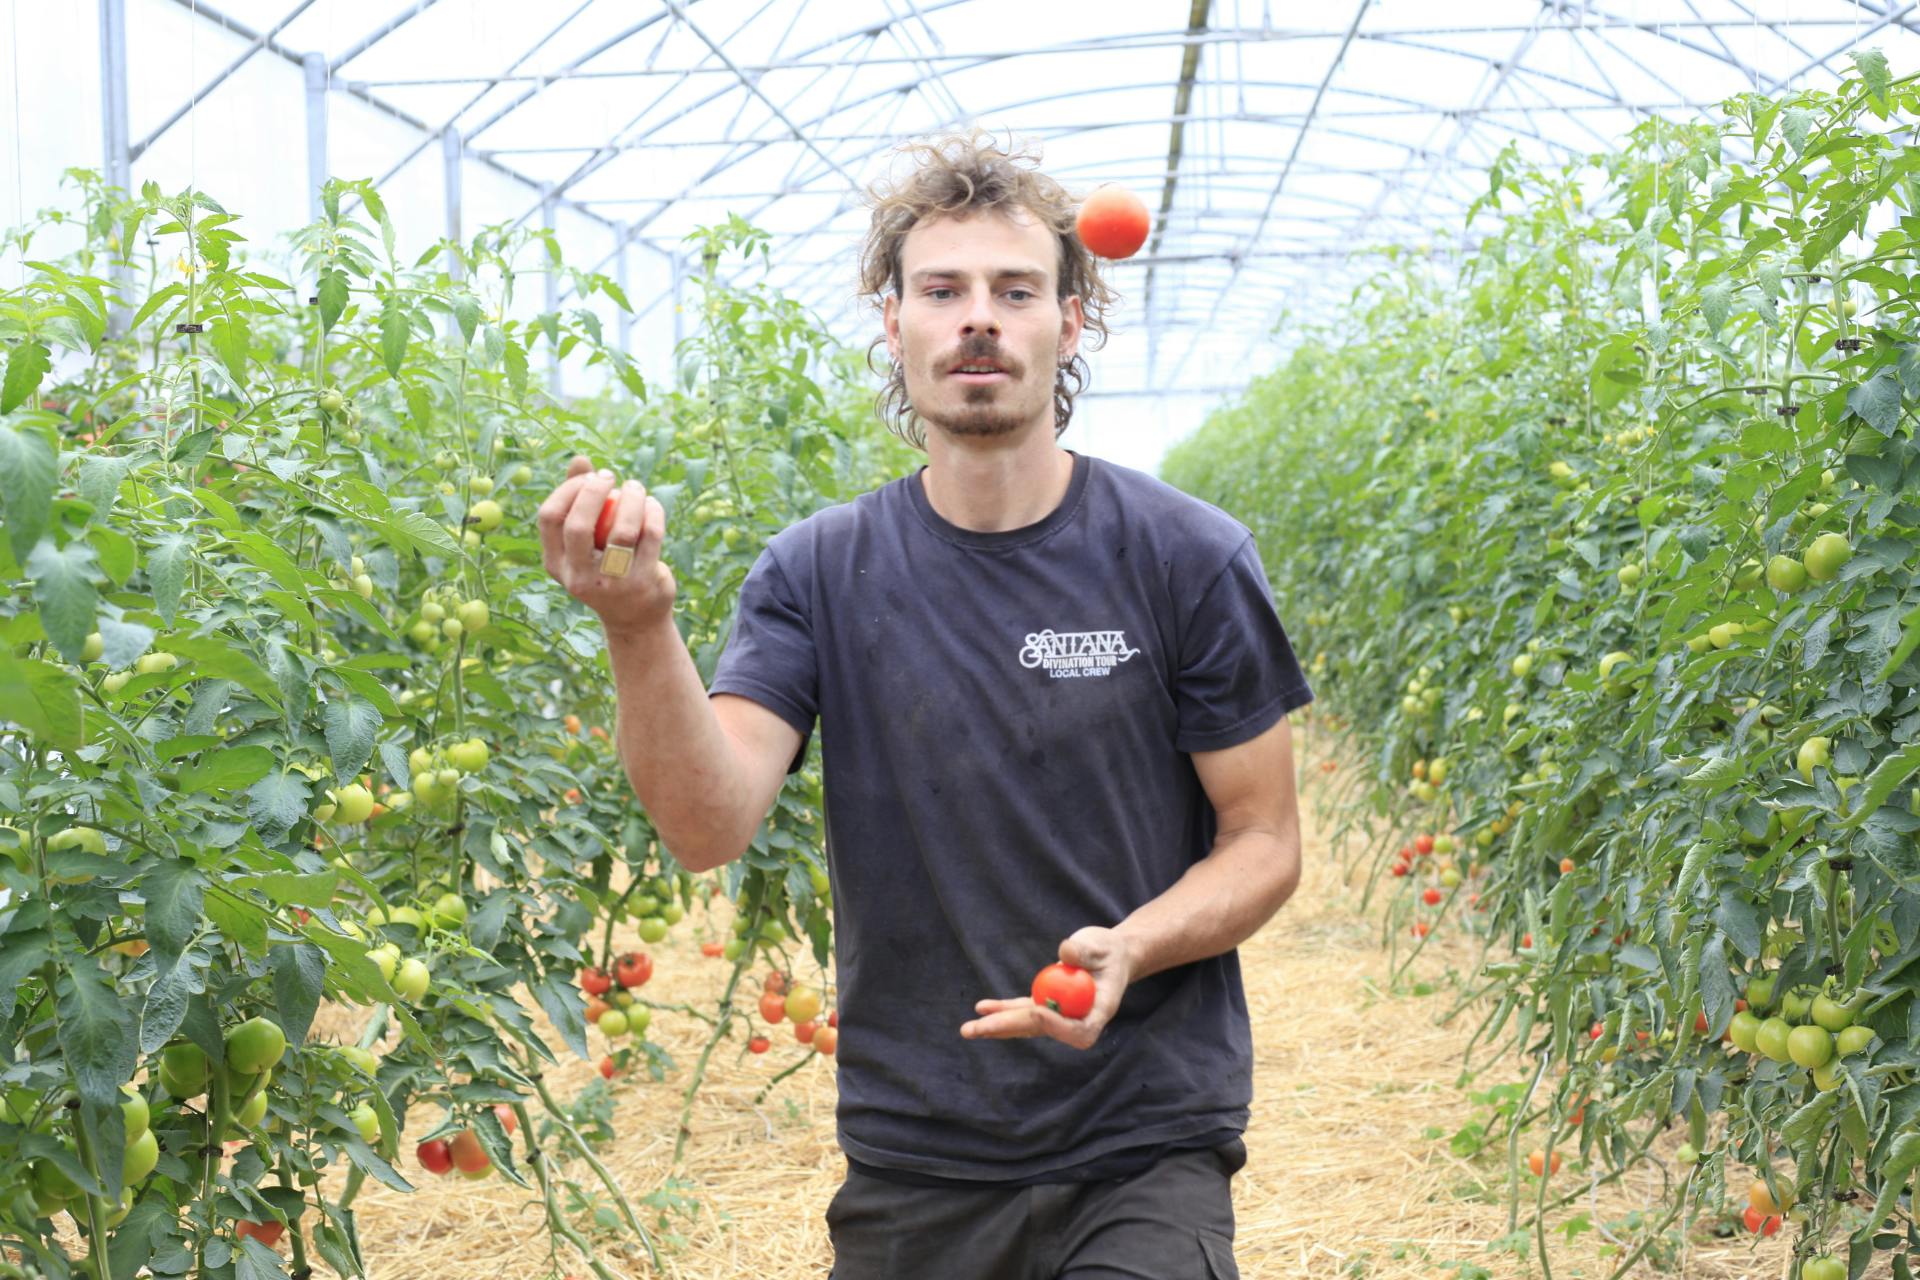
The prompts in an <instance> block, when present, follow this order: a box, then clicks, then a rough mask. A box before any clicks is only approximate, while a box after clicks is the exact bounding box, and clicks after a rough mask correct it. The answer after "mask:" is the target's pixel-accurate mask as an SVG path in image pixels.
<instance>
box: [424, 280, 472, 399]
mask: <svg viewBox="0 0 1920 1280" xmlns="http://www.w3.org/2000/svg"><path fill="white" fill-rule="evenodd" d="M453 322H454V323H455V324H457V325H459V326H460V337H461V339H462V343H461V345H462V346H463V347H470V346H472V345H473V335H474V331H475V330H477V329H478V328H479V327H480V299H478V298H476V297H474V296H473V295H472V294H470V293H458V294H455V295H454V298H453ZM422 394H423V397H424V389H423V392H422ZM409 400H411V396H409Z"/></svg>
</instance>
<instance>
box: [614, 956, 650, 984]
mask: <svg viewBox="0 0 1920 1280" xmlns="http://www.w3.org/2000/svg"><path fill="white" fill-rule="evenodd" d="M652 976H653V957H652V956H650V955H648V954H647V953H646V952H644V951H629V952H627V954H625V955H623V956H621V957H620V958H619V959H618V960H616V961H614V965H613V977H614V980H615V981H616V982H618V983H619V984H620V985H621V986H623V987H629V988H631V987H644V986H646V985H647V979H648V978H651V977H652Z"/></svg>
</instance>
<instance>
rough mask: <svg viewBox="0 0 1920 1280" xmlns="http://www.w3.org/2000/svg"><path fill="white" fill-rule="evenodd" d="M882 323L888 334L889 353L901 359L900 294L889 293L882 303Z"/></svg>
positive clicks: (896, 359) (898, 359) (895, 360)
mask: <svg viewBox="0 0 1920 1280" xmlns="http://www.w3.org/2000/svg"><path fill="white" fill-rule="evenodd" d="M880 324H881V327H882V328H883V329H884V330H885V331H886V335H887V354H888V355H889V356H891V357H892V358H893V360H894V363H896V364H898V363H899V361H900V295H899V294H897V293H890V294H888V295H887V296H886V297H885V298H884V299H883V300H882V301H881V304H880Z"/></svg>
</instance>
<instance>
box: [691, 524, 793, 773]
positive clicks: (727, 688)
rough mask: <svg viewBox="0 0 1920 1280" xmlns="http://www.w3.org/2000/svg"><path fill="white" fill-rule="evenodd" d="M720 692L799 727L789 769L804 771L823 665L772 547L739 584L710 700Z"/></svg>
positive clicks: (709, 686)
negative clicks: (750, 702) (797, 747)
mask: <svg viewBox="0 0 1920 1280" xmlns="http://www.w3.org/2000/svg"><path fill="white" fill-rule="evenodd" d="M716 693H735V694H739V695H740V696H741V697H743V698H751V699H752V700H753V701H755V702H757V703H759V704H760V705H761V706H763V707H765V708H767V710H769V711H771V712H773V713H774V714H775V715H777V716H779V717H780V718H781V719H782V720H785V721H786V722H787V723H788V724H790V725H792V726H793V727H794V728H795V729H797V730H799V732H800V750H799V751H798V752H796V753H795V754H794V757H793V762H792V763H791V764H789V765H788V766H787V772H788V773H794V772H797V771H798V770H799V768H800V766H801V764H802V763H803V762H804V761H805V760H806V758H807V742H808V740H809V739H810V738H811V737H812V736H813V721H814V717H815V716H817V715H818V714H819V712H820V680H819V664H818V663H817V662H816V661H815V657H814V647H813V620H812V618H811V617H810V616H809V613H808V610H807V607H806V603H805V602H804V601H803V600H802V599H801V598H800V595H799V593H798V592H796V591H795V590H794V588H793V584H792V582H791V581H790V580H789V579H788V577H787V575H786V573H785V571H784V570H782V569H781V567H780V562H779V561H778V560H776V559H775V558H774V555H773V550H772V548H768V549H766V550H763V551H762V552H761V553H760V558H759V559H758V560H756V561H754V564H753V568H751V569H749V570H748V571H747V580H746V582H745V583H743V584H742V585H741V587H740V606H739V608H738V610H737V611H736V612H735V614H734V619H733V632H732V634H731V635H730V636H728V638H727V647H726V648H725V649H724V650H723V651H722V652H721V654H720V661H719V662H718V663H717V664H715V667H714V673H713V681H712V683H711V684H709V685H708V686H707V696H708V697H709V698H711V697H712V696H713V695H714V694H716Z"/></svg>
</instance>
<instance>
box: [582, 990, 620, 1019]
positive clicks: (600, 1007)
mask: <svg viewBox="0 0 1920 1280" xmlns="http://www.w3.org/2000/svg"><path fill="white" fill-rule="evenodd" d="M611 1008H613V1006H612V1005H610V1004H608V1003H607V1002H606V1001H605V1000H602V999H601V998H600V997H599V996H595V997H593V999H591V1000H589V1001H587V1007H586V1010H585V1013H586V1018H587V1021H588V1022H598V1021H600V1015H601V1014H603V1013H605V1012H606V1011H607V1010H609V1009H611Z"/></svg>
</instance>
